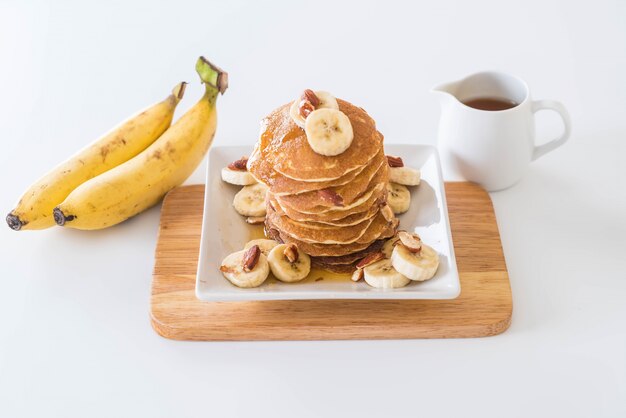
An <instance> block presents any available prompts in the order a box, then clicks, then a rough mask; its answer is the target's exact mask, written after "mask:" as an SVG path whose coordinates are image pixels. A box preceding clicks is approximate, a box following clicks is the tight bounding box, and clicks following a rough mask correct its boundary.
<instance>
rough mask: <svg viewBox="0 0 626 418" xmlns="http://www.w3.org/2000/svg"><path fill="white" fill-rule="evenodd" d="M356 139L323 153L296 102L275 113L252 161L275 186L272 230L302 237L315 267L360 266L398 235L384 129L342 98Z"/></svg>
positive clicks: (288, 238)
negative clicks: (296, 112)
mask: <svg viewBox="0 0 626 418" xmlns="http://www.w3.org/2000/svg"><path fill="white" fill-rule="evenodd" d="M337 102H338V104H339V110H341V111H342V112H343V113H344V114H346V115H347V116H348V118H349V119H350V122H351V124H352V129H353V132H354V139H353V141H352V144H351V145H350V147H349V148H348V149H347V150H346V151H344V152H343V153H341V154H339V155H336V156H324V155H320V154H317V153H315V152H314V151H313V149H312V148H311V147H310V146H309V144H308V142H307V137H306V134H305V132H304V130H303V129H302V128H300V127H299V126H298V125H296V123H295V122H294V121H293V120H292V119H291V117H290V115H289V107H290V104H286V105H284V106H282V107H280V108H278V109H276V110H275V111H274V112H272V113H271V114H270V115H269V116H267V117H266V118H265V119H264V120H263V122H262V127H261V135H260V139H259V141H258V142H257V144H256V146H255V149H254V152H253V154H252V155H251V156H250V159H249V161H248V170H249V171H250V173H251V174H252V175H253V176H254V177H255V178H256V179H257V180H258V181H260V182H262V183H264V184H265V185H267V186H268V189H269V192H268V195H267V215H266V219H265V230H266V233H267V235H268V237H270V238H273V239H275V240H277V241H280V242H284V243H295V244H297V245H298V247H299V248H300V249H301V250H302V251H304V252H305V253H307V254H309V255H310V256H311V260H312V263H313V265H314V266H316V267H319V268H323V269H326V270H331V271H335V272H342V273H343V272H345V273H348V272H352V271H353V270H354V268H355V264H356V263H357V262H358V261H359V260H361V259H362V258H364V257H365V256H367V255H368V254H370V253H372V252H376V251H380V249H381V247H382V243H383V240H384V239H385V238H389V237H391V236H393V235H394V234H395V231H396V228H397V226H398V220H397V219H396V218H395V217H394V216H393V212H392V211H391V210H390V209H389V207H388V206H387V205H386V199H387V190H386V187H385V186H386V184H387V182H388V164H387V159H386V157H385V153H384V149H383V136H382V134H381V133H380V132H378V131H377V130H376V125H375V123H374V120H373V119H372V118H371V117H370V116H369V115H368V114H367V113H366V112H365V111H364V110H363V109H361V108H359V107H356V106H354V105H352V104H350V103H348V102H346V101H343V100H339V99H338V100H337Z"/></svg>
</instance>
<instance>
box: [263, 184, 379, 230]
mask: <svg viewBox="0 0 626 418" xmlns="http://www.w3.org/2000/svg"><path fill="white" fill-rule="evenodd" d="M268 196H269V203H270V204H271V205H272V206H273V207H274V208H275V210H276V211H277V212H283V213H284V214H285V215H287V216H289V217H290V218H291V219H293V220H295V221H300V222H327V223H331V224H332V223H333V222H334V221H338V220H341V219H344V218H346V217H348V216H351V215H353V214H355V213H363V212H365V211H369V210H371V208H372V207H373V206H378V205H381V204H383V203H384V202H385V201H386V200H387V189H386V188H385V187H381V188H380V189H378V190H374V191H373V192H372V194H371V195H370V196H369V198H367V199H366V200H364V201H363V202H362V203H360V204H358V205H355V206H353V207H351V208H338V209H337V210H322V211H321V212H319V213H302V212H298V211H297V210H294V209H292V208H290V207H288V206H282V205H281V204H280V203H279V202H278V201H277V200H276V199H275V198H274V197H273V196H272V195H271V194H268Z"/></svg>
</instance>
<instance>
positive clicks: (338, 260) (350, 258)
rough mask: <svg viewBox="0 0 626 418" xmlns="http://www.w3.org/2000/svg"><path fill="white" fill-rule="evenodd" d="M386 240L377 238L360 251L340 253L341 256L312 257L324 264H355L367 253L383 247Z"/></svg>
mask: <svg viewBox="0 0 626 418" xmlns="http://www.w3.org/2000/svg"><path fill="white" fill-rule="evenodd" d="M385 242H387V239H379V240H376V241H374V242H373V243H371V244H370V245H369V246H368V247H367V248H365V249H364V250H361V251H356V252H354V253H350V254H346V255H342V256H334V257H328V256H322V257H314V259H315V260H316V261H317V262H318V263H321V264H324V265H346V264H350V265H355V264H356V263H357V262H359V261H360V260H362V259H363V258H365V257H367V256H368V255H370V254H372V253H375V252H378V251H380V250H381V249H382V248H383V245H384V244H385Z"/></svg>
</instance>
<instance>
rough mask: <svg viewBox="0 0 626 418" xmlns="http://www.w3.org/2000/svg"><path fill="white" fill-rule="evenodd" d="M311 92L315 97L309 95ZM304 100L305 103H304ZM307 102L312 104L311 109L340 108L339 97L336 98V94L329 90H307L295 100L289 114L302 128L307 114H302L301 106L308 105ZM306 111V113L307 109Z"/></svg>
mask: <svg viewBox="0 0 626 418" xmlns="http://www.w3.org/2000/svg"><path fill="white" fill-rule="evenodd" d="M309 94H313V95H314V97H313V98H312V97H310V96H309V97H307V95H309ZM303 101H304V102H305V103H303ZM306 102H309V103H310V104H311V107H309V108H308V110H311V111H312V110H315V109H339V104H338V103H337V99H335V96H333V95H332V94H330V93H328V92H327V91H319V90H318V91H315V92H314V91H311V90H305V91H304V93H303V94H302V96H300V97H298V98H297V99H296V100H294V101H293V103H292V104H291V107H290V108H289V116H291V119H293V121H294V122H295V123H296V125H298V126H299V127H301V128H302V129H304V123H305V120H306V116H304V115H302V113H303V112H302V111H301V107H303V106H306ZM304 113H306V111H305V112H304ZM307 116H308V114H307Z"/></svg>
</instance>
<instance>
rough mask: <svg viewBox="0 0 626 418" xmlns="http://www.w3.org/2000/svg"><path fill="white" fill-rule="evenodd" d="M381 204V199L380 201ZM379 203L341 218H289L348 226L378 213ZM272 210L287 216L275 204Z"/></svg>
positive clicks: (310, 222)
mask: <svg viewBox="0 0 626 418" xmlns="http://www.w3.org/2000/svg"><path fill="white" fill-rule="evenodd" d="M381 204H382V201H381ZM379 205H380V204H379V203H378V202H375V203H374V204H372V205H370V206H369V209H367V210H365V211H363V212H356V213H353V214H350V215H348V216H345V217H343V218H340V219H335V220H333V219H330V220H329V219H325V218H323V217H320V218H318V220H310V219H302V220H298V219H294V217H293V216H290V218H291V219H292V220H293V221H294V222H307V223H309V224H313V225H314V224H320V225H334V226H350V225H356V224H358V223H360V222H362V221H364V220H366V219H370V218H371V217H373V216H374V215H376V213H378V207H379ZM272 210H273V211H274V212H276V213H277V214H278V215H280V216H288V215H287V214H286V213H285V211H283V210H282V208H281V206H280V205H278V204H276V205H273V206H272Z"/></svg>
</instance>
